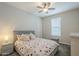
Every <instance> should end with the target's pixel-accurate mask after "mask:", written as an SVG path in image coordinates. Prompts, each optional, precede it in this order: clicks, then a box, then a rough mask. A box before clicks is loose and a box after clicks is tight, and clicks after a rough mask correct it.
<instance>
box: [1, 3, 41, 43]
mask: <svg viewBox="0 0 79 59" xmlns="http://www.w3.org/2000/svg"><path fill="white" fill-rule="evenodd" d="M14 30H26V31H27V30H34V31H35V33H36V36H38V37H42V23H41V19H40V18H39V17H37V16H35V15H32V14H30V13H27V12H25V11H23V10H20V9H18V8H15V7H13V6H9V5H7V4H5V3H0V44H1V42H2V40H3V39H2V40H1V37H2V36H4V35H10V36H11V35H12V31H14ZM11 41H12V40H11V39H10V42H11Z"/></svg>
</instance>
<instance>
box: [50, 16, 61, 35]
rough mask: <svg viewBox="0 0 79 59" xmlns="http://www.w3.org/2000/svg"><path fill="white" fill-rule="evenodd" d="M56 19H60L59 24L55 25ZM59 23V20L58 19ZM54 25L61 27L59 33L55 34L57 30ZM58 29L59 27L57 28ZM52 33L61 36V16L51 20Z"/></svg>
mask: <svg viewBox="0 0 79 59" xmlns="http://www.w3.org/2000/svg"><path fill="white" fill-rule="evenodd" d="M54 20H58V21H60V23H59V25H58V24H57V25H53V22H55V21H54ZM56 23H57V21H56ZM53 27H59V29H60V30H59V33H58V34H55V30H53ZM56 30H57V29H56ZM51 35H52V36H61V18H60V17H55V18H53V19H52V20H51Z"/></svg>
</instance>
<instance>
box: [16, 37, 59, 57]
mask: <svg viewBox="0 0 79 59" xmlns="http://www.w3.org/2000/svg"><path fill="white" fill-rule="evenodd" d="M58 46H59V44H58V43H56V42H55V41H53V40H48V39H43V38H36V39H33V40H30V41H20V40H17V41H16V42H15V49H16V51H17V52H18V53H19V55H21V56H49V55H50V54H51V53H53V55H54V54H55V52H56V51H55V50H56V48H57V47H58ZM54 51H55V52H54Z"/></svg>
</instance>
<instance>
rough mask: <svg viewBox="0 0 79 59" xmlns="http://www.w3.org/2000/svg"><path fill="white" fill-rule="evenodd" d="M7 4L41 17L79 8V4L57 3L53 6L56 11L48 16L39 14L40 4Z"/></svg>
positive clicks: (52, 11)
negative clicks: (38, 7)
mask: <svg viewBox="0 0 79 59" xmlns="http://www.w3.org/2000/svg"><path fill="white" fill-rule="evenodd" d="M6 3H7V4H8V5H11V6H14V7H16V8H19V9H22V10H24V11H26V12H28V13H31V14H34V15H36V16H40V17H45V16H50V15H53V14H56V13H60V12H64V11H67V10H71V9H75V8H79V2H56V3H55V4H54V5H53V6H51V7H55V10H51V11H49V12H48V14H47V13H38V11H39V9H37V8H36V6H38V5H40V3H39V2H6ZM52 3H53V2H52Z"/></svg>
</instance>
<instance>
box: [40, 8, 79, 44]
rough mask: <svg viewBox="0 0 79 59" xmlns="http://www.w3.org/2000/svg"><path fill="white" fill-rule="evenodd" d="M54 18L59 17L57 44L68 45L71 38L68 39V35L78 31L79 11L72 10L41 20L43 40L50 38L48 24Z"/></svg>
mask: <svg viewBox="0 0 79 59" xmlns="http://www.w3.org/2000/svg"><path fill="white" fill-rule="evenodd" d="M54 17H61V37H60V39H59V42H60V43H63V44H68V45H70V43H71V38H70V37H69V34H70V33H72V32H78V31H79V9H74V10H70V11H66V12H63V13H60V14H56V15H52V16H48V17H44V18H42V19H43V20H42V28H43V30H42V31H43V37H44V38H48V39H51V38H52V36H51V23H50V22H51V19H53V18H54Z"/></svg>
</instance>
